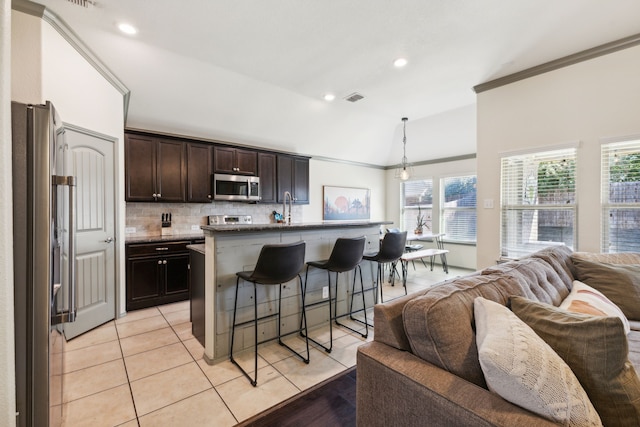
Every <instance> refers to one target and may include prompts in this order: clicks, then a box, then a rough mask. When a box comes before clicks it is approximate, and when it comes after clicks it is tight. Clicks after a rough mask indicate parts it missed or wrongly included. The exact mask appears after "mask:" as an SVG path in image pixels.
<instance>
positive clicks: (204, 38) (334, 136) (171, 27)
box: [36, 0, 640, 165]
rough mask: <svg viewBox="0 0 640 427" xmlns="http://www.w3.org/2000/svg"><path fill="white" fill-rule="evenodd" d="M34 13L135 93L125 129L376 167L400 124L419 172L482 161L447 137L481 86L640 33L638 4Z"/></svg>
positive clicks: (413, 3) (371, 2) (93, 8)
mask: <svg viewBox="0 0 640 427" xmlns="http://www.w3.org/2000/svg"><path fill="white" fill-rule="evenodd" d="M36 1H37V2H39V3H41V4H43V5H45V6H46V7H47V8H48V9H49V10H51V11H52V12H54V13H55V14H56V15H57V16H58V17H60V18H61V19H62V20H63V21H65V22H66V24H67V25H68V26H69V27H70V28H72V30H73V31H74V32H75V33H77V35H78V36H79V38H80V39H81V40H82V41H83V42H84V43H85V44H86V45H87V46H88V47H89V48H90V49H91V50H92V51H93V52H94V53H95V55H96V56H97V57H98V58H100V59H101V60H102V62H104V63H105V64H106V65H107V67H108V68H109V69H110V70H111V71H112V72H113V73H114V74H115V75H116V76H117V77H118V78H119V79H120V80H121V81H122V82H123V83H124V84H125V85H126V86H127V87H128V88H129V89H130V91H131V97H130V104H129V109H128V117H127V123H126V126H128V127H133V128H139V129H150V130H156V131H161V132H169V133H174V134H182V135H191V136H196V137H204V138H209V139H217V140H225V141H230V142H235V143H239V144H244V145H251V146H260V147H266V148H271V149H276V150H285V151H291V152H298V153H302V154H308V155H315V156H323V157H329V158H335V159H344V160H350V161H357V162H364V163H368V164H375V165H392V164H396V163H398V162H399V160H400V156H401V154H400V153H401V150H402V143H401V140H402V131H401V120H400V119H401V117H403V116H407V117H409V122H408V123H407V138H408V142H407V152H408V156H409V157H410V159H409V160H410V161H412V160H428V159H433V158H441V157H448V156H455V155H462V154H469V153H474V152H475V145H474V141H473V138H467V140H464V141H456V140H454V139H455V138H449V139H450V140H448V138H447V134H448V131H447V127H451V128H452V130H455V129H453V128H455V127H456V126H465V127H473V126H474V123H475V121H474V120H469V117H470V116H472V115H473V104H474V103H475V93H474V92H473V90H472V88H473V86H475V85H477V84H480V83H483V82H486V81H489V80H493V79H495V78H498V77H502V76H505V75H509V74H512V73H514V72H517V71H521V70H524V69H527V68H530V67H533V66H535V65H539V64H541V63H545V62H548V61H551V60H554V59H557V58H561V57H564V56H567V55H570V54H573V53H576V52H579V51H582V50H585V49H588V48H591V47H594V46H598V45H601V44H604V43H607V42H611V41H614V40H618V39H621V38H623V37H626V36H629V35H632V34H637V33H640V19H638V17H640V2H639V1H637V0H609V1H606V2H605V1H602V0H562V1H558V0H517V1H508V0H447V1H444V0H395V1H391V0H322V1H319V0H272V1H267V0H237V1H229V0H226V1H223V0H185V1H175V0H174V1H168V0H135V1H132V0H96V1H94V2H92V3H93V4H90V5H89V6H88V7H82V6H78V5H76V4H73V3H71V2H70V1H68V0H36ZM121 22H127V23H130V24H131V25H133V26H135V27H136V28H137V29H138V33H137V34H135V35H133V36H129V35H126V34H123V33H121V32H120V31H119V30H118V28H117V25H118V24H119V23H121ZM400 57H403V58H406V59H407V61H408V64H407V65H406V66H405V67H403V68H396V67H394V65H393V62H394V60H395V59H397V58H400ZM354 92H357V93H359V94H361V95H363V96H364V98H363V99H361V100H360V101H357V102H354V103H351V102H348V101H346V100H345V99H344V98H345V97H347V96H348V95H350V94H352V93H354ZM326 93H333V94H334V95H335V97H336V98H335V100H333V101H332V102H328V101H325V100H324V99H323V96H324V95H325V94H326ZM448 112H451V114H449V113H448ZM458 116H459V120H458V119H456V118H455V117H458ZM439 118H442V120H440V119H439ZM412 126H414V128H413V129H414V130H416V129H418V128H419V129H420V131H419V133H418V135H415V133H414V137H413V139H412V134H411V131H412ZM468 132H469V133H470V134H472V135H474V134H475V129H469V130H468ZM454 133H455V132H454Z"/></svg>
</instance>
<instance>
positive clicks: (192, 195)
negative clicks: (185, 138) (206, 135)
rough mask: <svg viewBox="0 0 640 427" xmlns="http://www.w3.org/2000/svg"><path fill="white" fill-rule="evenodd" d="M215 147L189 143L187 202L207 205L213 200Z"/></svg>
mask: <svg viewBox="0 0 640 427" xmlns="http://www.w3.org/2000/svg"><path fill="white" fill-rule="evenodd" d="M212 173H213V145H211V144H198V143H194V142H188V143H187V202H192V203H206V202H210V201H212V200H213V194H211V174H212Z"/></svg>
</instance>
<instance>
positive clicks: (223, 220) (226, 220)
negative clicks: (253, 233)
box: [209, 215, 252, 225]
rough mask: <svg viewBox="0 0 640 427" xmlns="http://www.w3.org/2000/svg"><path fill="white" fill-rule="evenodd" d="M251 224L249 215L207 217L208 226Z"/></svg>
mask: <svg viewBox="0 0 640 427" xmlns="http://www.w3.org/2000/svg"><path fill="white" fill-rule="evenodd" d="M236 224H252V221H251V215H209V225H236Z"/></svg>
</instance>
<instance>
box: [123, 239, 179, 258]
mask: <svg viewBox="0 0 640 427" xmlns="http://www.w3.org/2000/svg"><path fill="white" fill-rule="evenodd" d="M190 244H191V241H190V240H181V241H177V242H160V243H129V244H128V245H127V257H132V256H149V255H159V256H162V255H167V254H174V253H178V252H187V253H188V252H189V250H188V249H187V245H190Z"/></svg>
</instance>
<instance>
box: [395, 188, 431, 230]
mask: <svg viewBox="0 0 640 427" xmlns="http://www.w3.org/2000/svg"><path fill="white" fill-rule="evenodd" d="M418 207H419V208H420V209H419V210H418ZM432 211H433V180H431V179H420V180H413V181H405V182H403V183H402V218H401V221H402V223H401V225H400V226H401V228H402V229H403V230H406V231H408V232H410V233H411V232H413V230H414V229H415V228H416V222H417V218H418V213H420V214H421V215H423V216H424V218H425V222H426V227H425V228H426V230H424V231H425V232H427V231H429V230H433V228H432V217H433V216H432V213H433V212H432Z"/></svg>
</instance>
